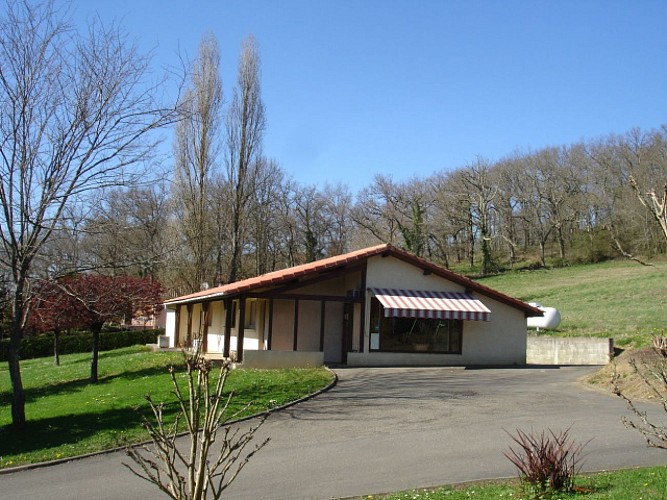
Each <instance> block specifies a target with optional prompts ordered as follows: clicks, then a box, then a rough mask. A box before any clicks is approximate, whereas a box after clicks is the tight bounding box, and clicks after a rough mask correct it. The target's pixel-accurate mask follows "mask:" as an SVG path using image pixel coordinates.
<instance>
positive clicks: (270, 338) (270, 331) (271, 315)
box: [266, 297, 273, 351]
mask: <svg viewBox="0 0 667 500" xmlns="http://www.w3.org/2000/svg"><path fill="white" fill-rule="evenodd" d="M272 339H273V297H271V298H270V299H269V335H268V338H267V339H266V350H267V351H270V350H271V340H272Z"/></svg>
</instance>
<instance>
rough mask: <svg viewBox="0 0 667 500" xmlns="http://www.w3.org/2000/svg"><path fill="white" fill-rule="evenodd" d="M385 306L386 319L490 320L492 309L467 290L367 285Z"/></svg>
mask: <svg viewBox="0 0 667 500" xmlns="http://www.w3.org/2000/svg"><path fill="white" fill-rule="evenodd" d="M369 290H370V291H371V292H372V293H373V294H374V295H375V297H376V298H377V299H378V300H379V301H380V304H382V306H383V307H384V316H385V318H428V319H461V320H471V321H491V310H490V309H489V308H488V307H486V306H485V305H484V304H483V303H482V302H481V301H479V300H477V299H475V298H474V297H473V296H472V295H470V294H469V293H463V292H427V291H423V290H399V289H395V288H369Z"/></svg>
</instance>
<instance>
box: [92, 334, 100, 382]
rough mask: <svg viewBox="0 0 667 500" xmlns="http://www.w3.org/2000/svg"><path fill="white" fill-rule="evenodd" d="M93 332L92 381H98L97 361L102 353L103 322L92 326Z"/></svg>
mask: <svg viewBox="0 0 667 500" xmlns="http://www.w3.org/2000/svg"><path fill="white" fill-rule="evenodd" d="M91 330H92V332H93V353H92V357H91V360H90V382H91V383H93V384H96V383H97V361H98V358H99V353H100V332H101V331H102V324H96V325H93V326H92V328H91Z"/></svg>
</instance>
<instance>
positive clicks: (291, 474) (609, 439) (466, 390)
mask: <svg viewBox="0 0 667 500" xmlns="http://www.w3.org/2000/svg"><path fill="white" fill-rule="evenodd" d="M591 370H592V369H591V368H560V369H554V368H547V369H540V368H530V369H481V370H464V369H458V368H408V369H405V368H373V369H370V368H354V369H352V368H349V369H341V370H338V371H337V373H338V375H339V377H340V380H339V383H338V385H337V386H336V387H335V388H334V389H332V390H331V391H329V392H327V393H325V394H322V395H320V396H318V397H316V398H314V399H312V400H310V401H307V402H304V403H301V404H299V405H297V406H294V407H292V408H290V409H288V410H285V411H283V412H280V413H277V414H274V415H273V416H272V417H271V418H270V419H269V421H268V422H267V423H266V424H265V426H264V428H263V429H262V433H263V434H267V435H269V436H271V438H272V441H271V442H270V444H269V445H268V446H267V447H266V448H265V449H264V450H262V451H261V452H260V453H259V454H258V455H256V456H255V457H254V458H253V459H252V461H251V462H250V463H249V464H248V466H247V467H246V469H245V470H244V471H243V472H242V474H241V476H239V478H238V480H237V482H236V483H234V484H233V485H232V487H231V488H230V489H229V490H228V495H227V496H226V498H238V499H259V498H265V499H298V498H314V499H324V498H336V497H346V496H353V495H363V494H370V493H378V492H386V491H395V490H401V489H409V488H413V487H418V486H432V485H438V484H445V483H453V482H461V481H468V480H474V479H483V478H492V477H506V476H513V475H514V470H513V468H512V465H511V464H510V463H509V462H508V460H507V459H506V458H505V457H504V456H503V451H506V450H507V447H508V446H509V444H510V439H509V437H508V436H507V434H506V433H505V432H504V430H505V429H506V430H508V431H514V430H515V429H517V428H518V429H522V430H535V431H539V430H542V429H546V428H552V429H554V430H560V429H564V428H567V427H571V428H572V429H571V434H572V436H573V437H574V438H575V439H576V440H578V441H586V440H589V439H592V441H591V442H590V443H589V444H588V446H587V447H586V452H587V453H588V456H587V459H586V462H585V467H584V469H585V470H604V469H613V468H622V467H632V466H637V465H659V464H660V465H661V464H665V463H667V453H666V452H664V451H660V450H648V449H646V448H645V447H644V444H643V441H642V440H641V438H640V436H639V435H638V434H637V433H636V432H633V431H631V430H627V429H625V428H624V427H623V425H622V424H621V423H620V417H621V415H625V414H626V411H625V408H624V405H623V403H622V401H620V400H619V399H618V398H615V397H613V396H607V395H604V394H599V393H596V392H593V391H590V390H587V389H586V388H584V387H582V386H580V385H579V384H578V383H577V382H576V381H577V379H578V378H579V377H581V376H582V375H584V374H586V373H588V372H590V371H591ZM649 410H650V411H651V412H654V411H655V415H656V417H658V418H662V413H661V412H660V411H659V408H656V407H649ZM123 461H127V460H126V459H125V458H124V456H123V455H122V454H117V453H113V454H109V455H102V456H98V457H93V458H89V459H85V460H79V461H74V462H70V463H67V464H62V465H57V466H52V467H46V468H42V469H36V470H30V471H23V472H18V473H13V474H6V475H0V496H2V498H7V499H13V498H30V499H31V500H40V499H49V500H53V499H58V498H81V499H84V498H85V499H118V498H123V499H126V500H129V499H135V498H137V499H139V498H141V499H148V498H158V495H157V490H154V489H153V487H152V486H151V485H149V484H148V483H145V482H143V481H141V480H139V479H137V478H135V477H133V476H132V475H131V474H130V473H129V471H127V470H126V469H125V468H124V467H123V466H122V465H121V462H123Z"/></svg>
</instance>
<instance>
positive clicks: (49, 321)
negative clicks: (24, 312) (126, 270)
mask: <svg viewBox="0 0 667 500" xmlns="http://www.w3.org/2000/svg"><path fill="white" fill-rule="evenodd" d="M40 292H42V293H40V295H39V296H38V298H37V303H36V307H35V309H34V311H33V313H32V314H31V318H32V319H31V323H32V324H34V325H38V328H37V330H41V331H47V330H49V329H52V330H53V331H54V332H55V331H56V330H58V329H63V328H74V327H80V328H88V329H90V331H91V332H92V334H93V349H92V358H91V364H90V381H91V382H93V383H94V382H97V364H98V357H99V356H98V354H99V345H100V333H101V331H102V327H103V326H104V324H105V323H108V322H118V323H120V322H122V321H124V320H126V319H129V318H131V317H132V316H134V315H137V314H140V315H148V314H151V313H152V312H153V311H154V310H155V307H156V306H157V305H158V304H159V303H160V302H161V294H162V287H161V286H160V284H159V283H157V282H155V281H151V280H149V279H147V278H138V277H135V276H103V275H99V274H79V275H73V276H67V277H65V278H62V279H60V280H57V281H49V282H45V283H44V284H43V285H42V286H41V287H40Z"/></svg>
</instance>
